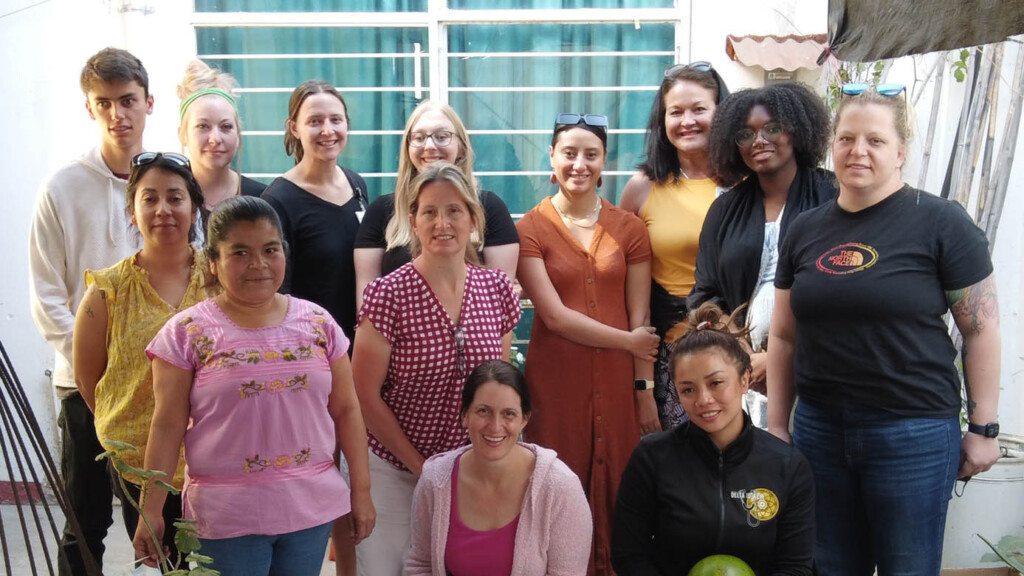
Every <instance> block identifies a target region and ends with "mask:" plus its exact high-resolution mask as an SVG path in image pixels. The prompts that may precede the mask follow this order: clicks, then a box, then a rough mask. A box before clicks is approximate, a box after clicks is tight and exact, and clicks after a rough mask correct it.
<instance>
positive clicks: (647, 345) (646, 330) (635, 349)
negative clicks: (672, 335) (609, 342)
mask: <svg viewBox="0 0 1024 576" xmlns="http://www.w3.org/2000/svg"><path fill="white" fill-rule="evenodd" d="M660 343H661V338H658V335H657V334H655V333H654V328H653V327H651V326H639V327H637V328H634V329H633V330H632V331H631V332H630V333H629V340H628V343H627V344H628V346H627V348H626V349H627V350H629V352H630V353H631V354H633V356H636V357H637V358H639V359H641V360H646V361H647V362H654V361H655V360H656V359H657V358H658V344H660Z"/></svg>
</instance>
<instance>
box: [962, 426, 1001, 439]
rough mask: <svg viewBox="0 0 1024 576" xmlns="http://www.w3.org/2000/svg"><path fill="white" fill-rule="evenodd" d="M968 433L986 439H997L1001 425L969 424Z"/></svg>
mask: <svg viewBox="0 0 1024 576" xmlns="http://www.w3.org/2000/svg"><path fill="white" fill-rule="evenodd" d="M967 431H968V432H971V433H973V434H977V435H979V436H984V437H985V438H996V437H998V436H999V423H998V422H989V423H988V424H975V423H973V422H968V423H967Z"/></svg>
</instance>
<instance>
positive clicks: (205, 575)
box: [192, 566, 220, 576]
mask: <svg viewBox="0 0 1024 576" xmlns="http://www.w3.org/2000/svg"><path fill="white" fill-rule="evenodd" d="M192 576H220V572H218V571H216V570H214V569H213V568H207V567H206V566H196V567H195V568H193V569H192Z"/></svg>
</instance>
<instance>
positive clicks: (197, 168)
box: [177, 60, 266, 242]
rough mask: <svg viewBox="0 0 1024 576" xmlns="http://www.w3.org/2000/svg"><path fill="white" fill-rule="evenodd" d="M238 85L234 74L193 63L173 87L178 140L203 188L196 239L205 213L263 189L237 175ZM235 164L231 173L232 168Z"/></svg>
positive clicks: (239, 144) (239, 149)
mask: <svg viewBox="0 0 1024 576" xmlns="http://www.w3.org/2000/svg"><path fill="white" fill-rule="evenodd" d="M237 88H238V82H237V81H236V80H235V78H234V77H233V76H231V75H230V74H228V73H226V72H221V71H220V70H217V69H216V68H210V67H209V66H207V65H206V63H205V62H203V61H202V60H193V61H191V62H189V63H188V66H187V67H186V68H185V77H184V78H182V79H181V82H180V83H179V84H178V90H177V92H178V98H179V99H181V108H180V111H179V116H180V124H179V125H178V140H180V141H181V147H182V150H183V151H184V152H186V153H187V155H188V157H189V160H190V161H191V164H192V173H193V174H194V175H195V177H196V181H197V182H199V186H200V188H202V190H203V205H202V206H200V208H199V213H200V217H201V220H200V222H201V223H200V226H199V228H198V230H199V239H200V242H202V240H203V232H204V230H203V228H205V223H206V222H209V220H210V211H211V210H213V208H214V206H216V205H217V204H219V203H220V202H221V200H224V199H225V198H231V197H232V196H237V195H242V196H259V195H260V194H262V193H263V189H264V188H266V186H265V185H264V184H261V183H259V182H257V181H255V180H253V179H251V178H246V177H245V176H242V173H241V170H242V162H241V152H242V124H241V122H240V120H239V118H238V97H237V96H236V95H235V90H236V89H237ZM236 159H238V162H235V166H236V168H237V169H236V170H232V169H231V164H232V162H234V161H235V160H236Z"/></svg>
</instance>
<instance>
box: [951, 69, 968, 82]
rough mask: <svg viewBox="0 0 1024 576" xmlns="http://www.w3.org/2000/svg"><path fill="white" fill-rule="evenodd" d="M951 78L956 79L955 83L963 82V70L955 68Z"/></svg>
mask: <svg viewBox="0 0 1024 576" xmlns="http://www.w3.org/2000/svg"><path fill="white" fill-rule="evenodd" d="M953 77H954V78H956V81H957V82H963V81H964V78H966V75H965V74H964V71H963V70H960V69H959V68H957V69H956V70H954V71H953Z"/></svg>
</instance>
